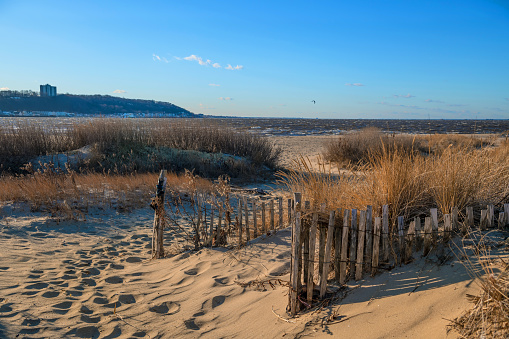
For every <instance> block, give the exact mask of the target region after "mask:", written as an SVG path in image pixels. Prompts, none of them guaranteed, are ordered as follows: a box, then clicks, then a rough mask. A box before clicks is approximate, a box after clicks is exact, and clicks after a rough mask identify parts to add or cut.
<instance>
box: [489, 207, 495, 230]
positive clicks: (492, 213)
mask: <svg viewBox="0 0 509 339" xmlns="http://www.w3.org/2000/svg"><path fill="white" fill-rule="evenodd" d="M488 215H489V216H488V227H489V228H491V227H495V206H493V205H492V204H489V205H488Z"/></svg>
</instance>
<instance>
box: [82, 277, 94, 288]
mask: <svg viewBox="0 0 509 339" xmlns="http://www.w3.org/2000/svg"><path fill="white" fill-rule="evenodd" d="M81 283H82V284H84V285H87V286H95V285H97V283H96V282H95V280H94V279H90V278H86V279H83V280H81Z"/></svg>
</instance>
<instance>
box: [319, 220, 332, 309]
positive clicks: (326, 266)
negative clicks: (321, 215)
mask: <svg viewBox="0 0 509 339" xmlns="http://www.w3.org/2000/svg"><path fill="white" fill-rule="evenodd" d="M334 218H335V212H334V211H331V212H330V213H329V228H328V229H327V243H326V244H325V257H324V260H323V270H322V277H321V279H320V299H322V298H323V297H324V296H325V290H326V289H327V277H328V276H329V266H330V258H331V254H330V250H331V247H332V238H333V237H334Z"/></svg>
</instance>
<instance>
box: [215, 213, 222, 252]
mask: <svg viewBox="0 0 509 339" xmlns="http://www.w3.org/2000/svg"><path fill="white" fill-rule="evenodd" d="M222 228H223V210H222V208H221V207H219V209H218V211H217V229H216V246H217V245H219V240H220V239H221V229H222Z"/></svg>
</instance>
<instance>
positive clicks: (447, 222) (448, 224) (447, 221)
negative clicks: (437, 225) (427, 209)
mask: <svg viewBox="0 0 509 339" xmlns="http://www.w3.org/2000/svg"><path fill="white" fill-rule="evenodd" d="M451 219H452V218H451V215H450V214H444V239H443V241H444V243H447V242H448V241H449V239H450V238H451V232H452V220H451Z"/></svg>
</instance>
